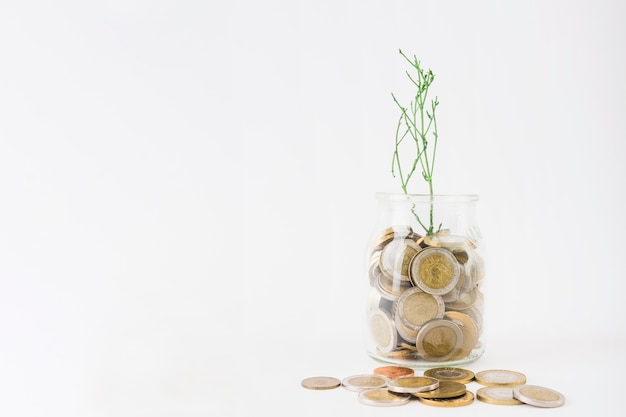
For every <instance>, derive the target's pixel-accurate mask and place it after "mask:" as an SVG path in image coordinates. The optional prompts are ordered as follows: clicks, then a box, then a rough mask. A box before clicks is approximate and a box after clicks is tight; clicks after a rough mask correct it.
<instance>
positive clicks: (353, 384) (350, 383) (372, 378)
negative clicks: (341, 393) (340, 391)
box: [341, 375, 389, 392]
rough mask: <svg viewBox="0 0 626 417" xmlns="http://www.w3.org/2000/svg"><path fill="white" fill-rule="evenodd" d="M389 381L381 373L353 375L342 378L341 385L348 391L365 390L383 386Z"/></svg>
mask: <svg viewBox="0 0 626 417" xmlns="http://www.w3.org/2000/svg"><path fill="white" fill-rule="evenodd" d="M387 382H389V379H388V378H385V377H384V376H381V375H354V376H349V377H347V378H344V379H343V380H342V381H341V385H342V386H343V387H344V388H345V389H347V390H349V391H357V392H360V391H365V390H368V389H374V388H384V387H385V386H386V385H387Z"/></svg>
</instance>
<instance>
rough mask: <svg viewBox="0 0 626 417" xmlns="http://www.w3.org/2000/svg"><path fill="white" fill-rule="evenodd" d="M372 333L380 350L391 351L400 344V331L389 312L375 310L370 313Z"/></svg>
mask: <svg viewBox="0 0 626 417" xmlns="http://www.w3.org/2000/svg"><path fill="white" fill-rule="evenodd" d="M369 325H370V334H371V335H372V337H373V339H374V343H376V348H377V349H378V350H379V351H380V352H391V351H392V350H393V349H394V348H395V347H396V345H397V344H398V333H397V332H396V328H395V326H394V324H393V321H392V320H391V317H390V315H389V313H388V312H386V311H385V310H380V309H377V310H374V311H372V312H371V313H370V314H369Z"/></svg>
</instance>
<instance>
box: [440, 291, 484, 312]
mask: <svg viewBox="0 0 626 417" xmlns="http://www.w3.org/2000/svg"><path fill="white" fill-rule="evenodd" d="M479 295H480V290H479V289H478V288H476V287H473V288H472V289H471V290H470V291H469V292H466V293H462V294H461V296H460V297H459V298H458V299H457V300H456V301H452V302H449V303H447V304H446V307H447V308H448V309H450V310H457V311H463V310H467V309H470V308H472V307H473V306H474V304H476V302H477V300H478V297H479Z"/></svg>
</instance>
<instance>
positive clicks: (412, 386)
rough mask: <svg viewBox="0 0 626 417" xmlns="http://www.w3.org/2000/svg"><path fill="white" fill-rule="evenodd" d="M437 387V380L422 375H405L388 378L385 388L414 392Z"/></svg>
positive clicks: (408, 392)
mask: <svg viewBox="0 0 626 417" xmlns="http://www.w3.org/2000/svg"><path fill="white" fill-rule="evenodd" d="M438 387H439V380H437V379H435V378H429V377H424V376H407V377H402V378H396V379H391V380H389V383H388V384H387V389H388V390H389V391H391V392H399V393H403V394H404V393H407V394H414V393H416V392H424V391H430V390H434V389H436V388H438Z"/></svg>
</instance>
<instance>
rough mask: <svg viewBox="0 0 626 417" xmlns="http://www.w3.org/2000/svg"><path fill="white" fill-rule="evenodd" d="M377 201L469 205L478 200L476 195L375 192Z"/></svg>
mask: <svg viewBox="0 0 626 417" xmlns="http://www.w3.org/2000/svg"><path fill="white" fill-rule="evenodd" d="M375 197H376V199H377V200H386V201H407V200H409V201H413V202H434V201H436V202H440V203H471V202H475V201H478V200H479V197H478V194H433V195H430V194H404V193H390V192H377V193H376V194H375Z"/></svg>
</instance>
